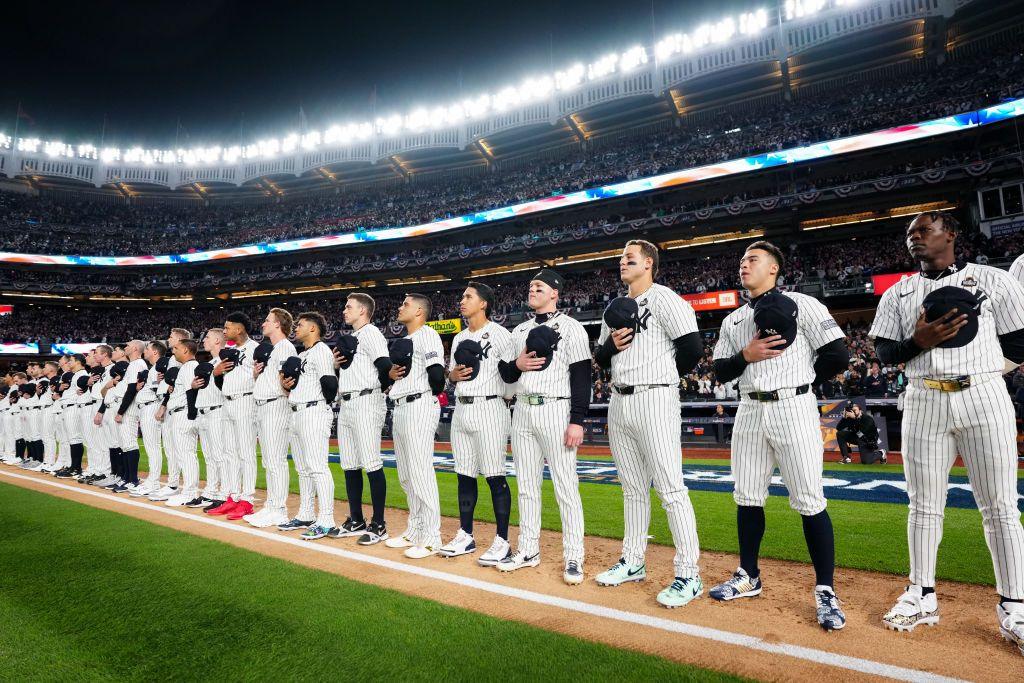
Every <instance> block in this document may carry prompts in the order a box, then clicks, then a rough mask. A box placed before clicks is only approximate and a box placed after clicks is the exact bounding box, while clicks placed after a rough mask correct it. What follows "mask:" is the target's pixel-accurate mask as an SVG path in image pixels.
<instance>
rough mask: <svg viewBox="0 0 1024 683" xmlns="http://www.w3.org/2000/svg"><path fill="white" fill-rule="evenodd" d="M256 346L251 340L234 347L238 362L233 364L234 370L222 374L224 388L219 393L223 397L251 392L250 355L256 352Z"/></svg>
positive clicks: (252, 383)
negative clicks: (236, 350)
mask: <svg viewBox="0 0 1024 683" xmlns="http://www.w3.org/2000/svg"><path fill="white" fill-rule="evenodd" d="M257 346H259V344H257V343H256V342H254V341H253V340H252V339H247V340H246V341H245V343H244V344H241V345H239V346H236V347H235V348H236V349H238V362H237V363H235V367H234V368H232V369H231V370H230V371H229V372H226V373H225V374H224V387H223V388H222V389H221V392H222V393H223V394H224V395H225V396H237V395H239V394H244V393H247V392H250V391H252V390H253V385H254V380H253V378H252V366H253V365H254V363H253V359H252V354H253V352H254V351H256V347H257Z"/></svg>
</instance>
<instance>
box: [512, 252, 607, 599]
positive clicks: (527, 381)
mask: <svg viewBox="0 0 1024 683" xmlns="http://www.w3.org/2000/svg"><path fill="white" fill-rule="evenodd" d="M563 287H564V282H563V280H562V276H561V275H559V274H558V273H557V272H555V271H554V270H551V269H548V268H544V269H542V270H540V271H539V272H538V273H537V274H536V275H534V276H533V278H532V279H531V280H530V289H529V299H528V303H529V306H530V308H531V309H533V312H534V314H535V315H534V317H533V318H532V319H530V320H527V321H526V322H524V323H521V324H520V325H519V326H518V327H516V328H515V329H514V330H513V331H512V342H513V352H514V353H515V355H516V358H515V360H514V361H513V362H512V363H506V362H504V361H502V362H501V363H500V364H499V371H500V372H501V375H502V379H504V380H505V381H506V382H507V383H509V384H512V383H515V384H516V404H515V408H514V409H513V412H512V460H513V462H514V463H515V468H516V473H517V476H518V483H519V547H518V549H517V550H516V552H514V553H512V554H511V555H509V556H508V557H506V558H505V559H504V560H502V561H500V562H498V564H497V567H498V569H499V570H500V571H503V572H511V571H515V570H516V569H520V568H521V567H536V566H538V565H539V564H540V512H541V484H542V482H543V480H544V463H545V462H547V464H548V468H549V469H550V471H551V481H552V483H553V484H554V486H555V499H556V500H557V501H558V512H559V514H560V516H561V518H562V546H563V547H562V555H563V560H564V570H563V572H562V578H563V579H564V580H565V582H566V583H568V584H571V585H575V584H579V583H582V582H583V504H582V502H581V501H580V490H579V478H578V476H577V474H576V448H577V447H578V446H579V445H580V444H581V443H583V418H584V417H586V414H587V410H588V409H589V408H590V390H591V381H590V342H589V341H588V339H587V333H586V330H584V329H583V325H582V324H580V323H579V322H578V321H577V320H575V319H574V318H570V317H569V316H567V315H563V314H562V313H559V311H558V309H557V304H558V293H559V292H560V291H561V290H562V289H563Z"/></svg>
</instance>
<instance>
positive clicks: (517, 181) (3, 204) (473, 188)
mask: <svg viewBox="0 0 1024 683" xmlns="http://www.w3.org/2000/svg"><path fill="white" fill-rule="evenodd" d="M1022 94H1024V55H1022V50H1021V47H1020V46H1019V45H1017V44H1015V43H1009V44H1007V45H1006V46H1004V47H1003V48H1002V49H1000V50H992V51H986V52H984V53H979V54H978V55H977V56H972V57H965V58H963V59H961V60H953V61H948V62H947V63H945V64H943V65H942V66H939V67H935V68H933V69H930V70H925V71H921V72H918V73H916V74H914V75H903V76H899V77H893V78H890V79H882V80H874V81H865V82H864V83H862V84H858V87H847V86H845V85H844V87H843V88H842V89H840V90H835V91H832V92H828V93H815V94H813V95H808V96H801V95H800V94H799V93H797V95H796V97H795V98H794V99H792V100H791V101H785V102H777V103H771V104H766V105H763V106H760V107H756V106H750V105H746V104H744V105H738V106H736V107H733V108H730V109H725V110H723V111H721V112H717V113H716V115H715V117H713V118H712V119H709V120H706V121H703V122H684V123H683V125H681V126H679V127H676V128H672V129H666V130H662V131H660V132H654V133H645V134H643V135H642V136H639V137H637V136H636V135H628V134H624V135H623V136H620V138H618V139H614V140H605V141H601V142H599V143H596V144H592V145H590V146H588V147H586V148H584V149H573V150H572V151H567V152H566V153H565V155H564V156H562V157H559V158H556V159H550V158H545V159H538V160H537V161H536V162H535V163H531V164H523V163H522V161H521V160H519V161H517V163H516V165H515V167H514V168H511V167H505V168H503V164H501V163H500V162H499V163H498V164H495V165H494V167H492V170H491V171H489V172H486V173H481V174H477V175H467V176H465V177H461V178H451V177H446V178H429V177H427V178H424V179H422V180H417V179H415V178H414V179H413V180H412V181H411V182H408V183H402V184H399V185H391V186H388V187H384V188H379V189H369V190H367V189H361V190H344V189H342V190H339V191H338V193H334V192H327V193H323V194H318V195H315V196H306V197H303V198H299V199H294V200H289V199H283V200H280V201H267V202H262V203H246V204H239V203H221V202H219V200H214V201H213V202H211V203H210V205H208V206H207V205H199V204H197V205H196V206H195V207H192V208H185V207H172V206H163V205H150V204H147V205H144V206H143V205H133V204H120V203H110V202H106V201H95V200H88V199H81V200H77V201H76V200H71V199H67V198H60V199H57V198H46V197H33V196H27V195H20V194H12V193H0V239H2V240H3V242H4V245H5V250H6V251H16V252H23V253H49V254H93V255H114V254H140V253H144V254H163V253H183V252H188V251H195V250H199V249H209V248H218V247H233V246H239V245H242V244H252V243H261V242H269V241H277V240H282V239H288V238H297V237H311V236H317V235H325V234H331V233H339V232H351V231H356V230H363V229H367V230H372V229H374V228H379V227H385V226H399V225H413V224H420V223H428V222H431V221H434V220H439V219H443V218H447V217H451V216H456V215H463V214H467V213H473V212H477V211H482V210H486V209H490V208H496V207H501V206H507V205H509V204H513V203H517V202H521V201H528V200H531V199H536V198H540V197H544V196H549V195H551V194H559V193H562V192H569V191H573V190H579V189H585V188H589V187H594V186H598V185H603V184H607V183H610V182H615V181H620V180H626V179H631V178H636V177H641V176H647V175H652V174H656V173H661V172H666V171H669V170H675V169H679V168H687V167H692V166H697V165H701V164H708V163H715V162H720V161H723V160H726V159H731V158H737V157H742V156H746V155H749V154H754V153H761V152H771V151H777V150H780V149H785V148H790V147H796V146H800V145H804V144H808V143H812V142H817V141H822V140H828V139H835V138H839V137H842V136H846V135H851V134H855V133H859V132H864V131H868V130H875V129H879V128H884V127H887V126H891V125H895V124H902V123H909V122H916V121H920V120H925V119H929V118H935V117H938V116H944V115H948V114H952V113H958V112H963V111H969V110H972V109H976V108H978V107H981V106H985V105H989V104H992V103H995V102H998V101H1000V100H1002V99H1005V98H1008V97H1018V96H1021V95H1022ZM126 235H127V236H130V239H126Z"/></svg>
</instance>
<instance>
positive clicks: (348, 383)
mask: <svg viewBox="0 0 1024 683" xmlns="http://www.w3.org/2000/svg"><path fill="white" fill-rule="evenodd" d="M352 336H353V337H355V338H356V339H358V340H359V343H358V344H357V345H356V353H355V357H353V358H352V364H351V365H349V366H348V368H347V369H339V370H338V397H339V398H338V401H339V404H338V454H339V455H340V459H341V468H342V469H345V470H357V469H360V468H362V469H364V470H366V471H367V472H376V471H377V470H379V469H380V468H382V467H383V466H384V462H383V461H382V460H381V457H380V435H381V430H383V429H384V418H385V417H386V416H387V410H388V409H387V406H386V405H385V403H384V394H382V393H381V391H380V377H379V376H378V374H377V366H375V365H374V364H373V363H374V361H375V360H377V359H378V358H381V357H384V358H387V357H388V343H387V341H386V340H385V339H384V335H383V334H381V332H380V330H379V329H377V328H376V327H375V326H373V325H371V324H369V323H367V324H366V325H363V326H362V327H360V328H359V329H358V330H355V331H354V332H352ZM366 389H372V390H373V393H370V394H366V395H365V396H360V395H359V393H360V392H361V391H364V390H366ZM346 396H348V400H346V398H345V397H346Z"/></svg>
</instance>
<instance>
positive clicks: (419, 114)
mask: <svg viewBox="0 0 1024 683" xmlns="http://www.w3.org/2000/svg"><path fill="white" fill-rule="evenodd" d="M429 122H430V114H429V113H427V110H426V109H423V108H422V107H421V108H419V109H415V110H413V111H412V112H411V113H410V114H406V116H405V125H404V127H405V129H406V130H410V131H412V132H414V133H418V132H420V131H421V130H423V129H424V128H426V127H427V125H428V124H429Z"/></svg>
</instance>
